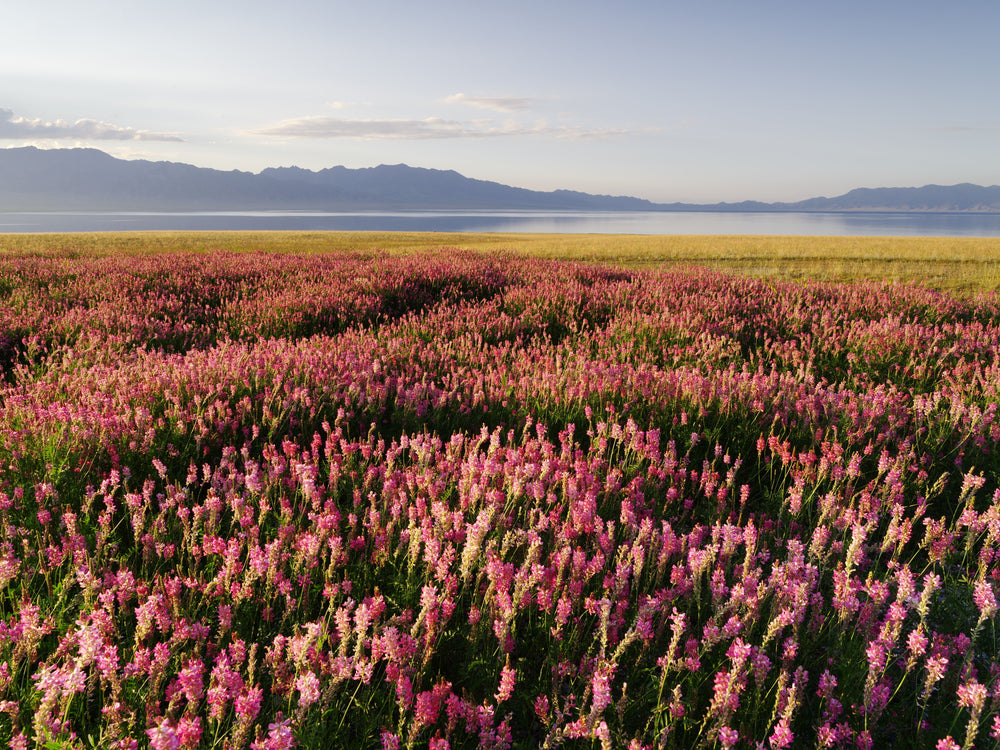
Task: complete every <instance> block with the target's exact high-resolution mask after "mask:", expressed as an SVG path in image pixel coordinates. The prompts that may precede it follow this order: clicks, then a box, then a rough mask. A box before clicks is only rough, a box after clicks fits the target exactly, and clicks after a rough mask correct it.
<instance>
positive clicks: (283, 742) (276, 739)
mask: <svg viewBox="0 0 1000 750" xmlns="http://www.w3.org/2000/svg"><path fill="white" fill-rule="evenodd" d="M276 718H277V721H274V722H271V723H270V724H268V725H267V737H266V738H265V739H264V740H261V741H258V742H254V743H253V744H251V745H250V750H292V748H293V747H295V737H294V736H293V735H292V730H291V728H290V727H289V726H288V724H289V720H288V719H284V720H282V717H281V714H280V713H279V714H278V716H277V717H276Z"/></svg>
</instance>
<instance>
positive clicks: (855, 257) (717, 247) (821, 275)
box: [0, 232, 1000, 291]
mask: <svg viewBox="0 0 1000 750" xmlns="http://www.w3.org/2000/svg"><path fill="white" fill-rule="evenodd" d="M434 247H461V248H467V249H471V250H484V251H498V250H506V251H509V252H514V253H523V254H525V255H532V256H538V257H544V258H553V259H574V260H580V261H585V262H599V263H610V264H615V265H621V266H626V267H630V268H655V267H658V266H664V265H686V264H695V265H701V266H707V267H710V268H715V269H720V270H727V271H732V272H736V273H741V274H747V275H754V276H774V277H779V278H792V279H808V278H814V279H825V280H837V281H850V280H857V279H864V278H874V279H884V280H888V281H900V282H909V283H919V284H924V285H928V286H932V287H937V288H941V289H952V290H964V291H980V290H995V289H997V288H1000V238H951V237H803V236H764V235H604V234H506V233H504V234H500V233H462V234H452V233H438V232H133V233H129V232H108V233H100V232H98V233H85V234H0V255H8V254H21V253H40V254H57V255H58V254H75V253H78V252H79V253H95V254H100V255H103V254H129V253H149V252H170V251H194V252H210V251H212V250H235V251H252V250H273V251H278V252H330V251H333V252H344V251H383V252H390V253H405V252H412V251H418V250H426V249H430V248H434Z"/></svg>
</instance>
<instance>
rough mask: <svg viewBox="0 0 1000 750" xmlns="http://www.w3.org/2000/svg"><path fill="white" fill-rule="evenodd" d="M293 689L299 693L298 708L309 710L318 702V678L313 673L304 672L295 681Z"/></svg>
mask: <svg viewBox="0 0 1000 750" xmlns="http://www.w3.org/2000/svg"><path fill="white" fill-rule="evenodd" d="M295 689H296V690H298V691H299V707H300V708H303V709H305V708H309V706H311V705H312V704H313V703H315V702H316V701H318V700H319V678H318V677H317V676H316V673H315V672H306V673H305V674H303V675H299V677H298V679H297V680H295Z"/></svg>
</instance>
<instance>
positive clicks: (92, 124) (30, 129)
mask: <svg viewBox="0 0 1000 750" xmlns="http://www.w3.org/2000/svg"><path fill="white" fill-rule="evenodd" d="M22 138H42V139H46V140H57V139H59V140H61V139H64V138H77V139H81V140H86V141H173V142H178V143H182V142H183V139H182V138H178V137H177V136H176V135H170V134H167V133H152V132H150V131H148V130H136V129H135V128H123V127H120V126H118V125H112V124H110V123H107V122H100V121H98V120H77V121H76V122H73V123H69V122H66V121H64V120H56V121H55V122H43V121H42V120H29V119H27V118H26V117H15V116H14V112H13V110H10V109H5V108H3V107H0V139H8V140H9V139H22Z"/></svg>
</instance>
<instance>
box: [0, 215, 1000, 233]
mask: <svg viewBox="0 0 1000 750" xmlns="http://www.w3.org/2000/svg"><path fill="white" fill-rule="evenodd" d="M157 230H159V231H227V230H251V231H266V230H280V231H328V230H333V231H407V232H559V233H569V234H583V233H593V234H777V235H862V236H943V237H1000V214H963V213H952V214H946V213H940V214H938V213H933V214H932V213H891V212H871V213H751V212H732V213H721V212H663V211H648V212H645V211H629V212H617V211H606V212H579V211H560V212H550V211H545V212H542V211H455V212H446V211H396V212H393V211H368V212H319V211H205V212H198V211H192V212H86V211H77V212H36V213H15V212H7V213H2V212H0V232H108V231H157Z"/></svg>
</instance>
